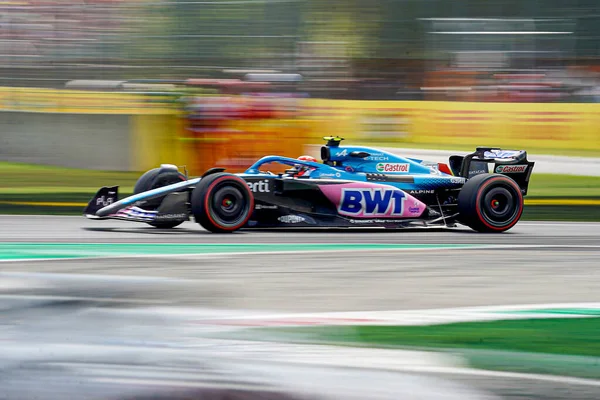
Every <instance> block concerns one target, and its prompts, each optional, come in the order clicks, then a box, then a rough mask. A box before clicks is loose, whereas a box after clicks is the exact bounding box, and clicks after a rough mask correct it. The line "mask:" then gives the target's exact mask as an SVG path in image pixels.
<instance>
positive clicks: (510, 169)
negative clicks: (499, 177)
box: [496, 165, 527, 174]
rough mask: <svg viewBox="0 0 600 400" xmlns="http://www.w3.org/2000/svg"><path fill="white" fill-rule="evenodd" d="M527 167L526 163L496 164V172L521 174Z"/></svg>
mask: <svg viewBox="0 0 600 400" xmlns="http://www.w3.org/2000/svg"><path fill="white" fill-rule="evenodd" d="M526 169H527V165H498V166H497V167H496V172H497V173H499V174H522V173H523V172H525V170H526Z"/></svg>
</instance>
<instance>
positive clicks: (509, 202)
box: [480, 184, 521, 227]
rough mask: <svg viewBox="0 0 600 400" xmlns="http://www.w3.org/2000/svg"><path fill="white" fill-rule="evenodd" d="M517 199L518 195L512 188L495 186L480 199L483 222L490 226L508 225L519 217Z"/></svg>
mask: <svg viewBox="0 0 600 400" xmlns="http://www.w3.org/2000/svg"><path fill="white" fill-rule="evenodd" d="M518 199H519V196H518V193H517V192H516V190H515V188H513V187H512V186H509V185H503V184H502V185H495V186H493V187H491V188H489V189H488V190H487V191H486V192H485V193H484V195H483V196H482V197H481V199H480V202H481V204H480V206H481V211H482V212H481V215H482V217H483V219H484V220H485V222H487V223H488V224H490V225H492V226H495V227H504V226H506V225H509V224H510V223H512V222H513V221H514V220H515V218H517V216H518V215H519V210H520V207H521V205H520V204H519V200H518Z"/></svg>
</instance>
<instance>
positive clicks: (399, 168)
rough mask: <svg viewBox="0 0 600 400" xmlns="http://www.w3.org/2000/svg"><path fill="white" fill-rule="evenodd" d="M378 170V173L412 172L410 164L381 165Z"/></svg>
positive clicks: (378, 165)
mask: <svg viewBox="0 0 600 400" xmlns="http://www.w3.org/2000/svg"><path fill="white" fill-rule="evenodd" d="M376 168H377V171H378V172H408V171H409V170H410V164H404V163H379V164H377V166H376Z"/></svg>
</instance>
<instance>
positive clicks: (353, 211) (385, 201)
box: [338, 188, 406, 217]
mask: <svg viewBox="0 0 600 400" xmlns="http://www.w3.org/2000/svg"><path fill="white" fill-rule="evenodd" d="M405 200H406V197H405V195H404V193H403V192H401V191H400V190H393V189H383V188H376V189H371V188H365V189H362V188H361V189H343V191H342V198H341V202H340V204H339V206H338V212H339V213H340V214H341V215H348V216H369V217H385V216H395V215H397V216H400V215H402V212H403V211H404V201H405Z"/></svg>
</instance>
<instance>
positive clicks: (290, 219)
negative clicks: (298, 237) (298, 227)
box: [277, 215, 306, 224]
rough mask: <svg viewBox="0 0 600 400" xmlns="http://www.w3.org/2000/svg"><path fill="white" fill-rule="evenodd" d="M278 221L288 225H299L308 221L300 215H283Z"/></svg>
mask: <svg viewBox="0 0 600 400" xmlns="http://www.w3.org/2000/svg"><path fill="white" fill-rule="evenodd" d="M277 220H278V221H280V222H283V223H286V224H297V223H299V222H304V221H306V219H304V217H301V216H299V215H283V216H281V217H279V218H277Z"/></svg>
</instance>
